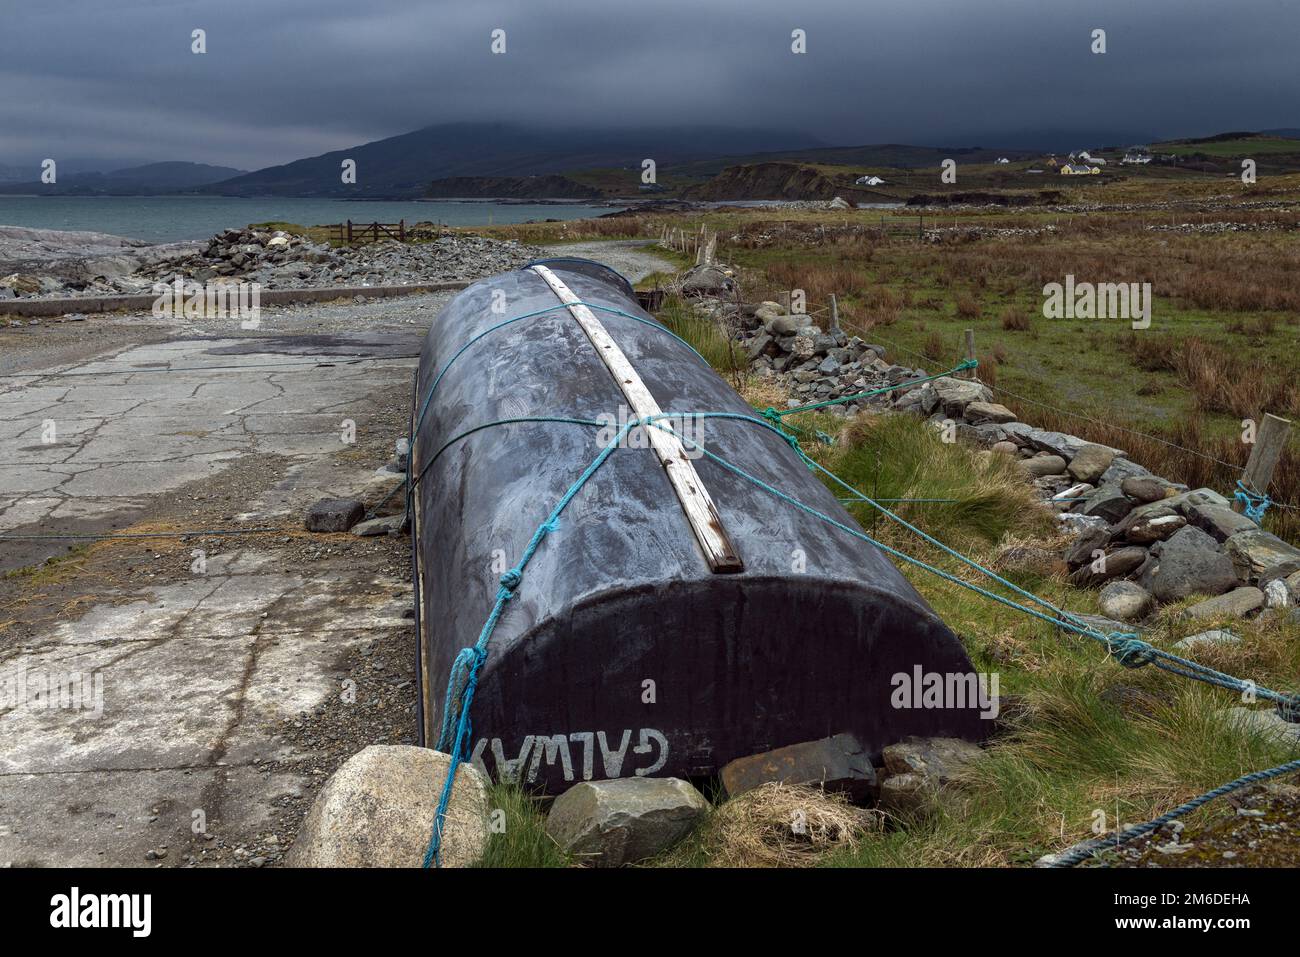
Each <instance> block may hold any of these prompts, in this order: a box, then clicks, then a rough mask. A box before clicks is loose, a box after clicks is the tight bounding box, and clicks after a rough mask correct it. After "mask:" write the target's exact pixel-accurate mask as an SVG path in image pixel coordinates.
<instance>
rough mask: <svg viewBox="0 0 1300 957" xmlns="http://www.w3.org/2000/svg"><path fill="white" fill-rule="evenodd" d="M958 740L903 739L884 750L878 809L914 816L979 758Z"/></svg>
mask: <svg viewBox="0 0 1300 957" xmlns="http://www.w3.org/2000/svg"><path fill="white" fill-rule="evenodd" d="M983 753H984V752H983V751H981V750H980V748H979V746H978V745H975V744H972V743H971V742H969V741H963V740H961V739H960V738H915V737H912V738H907V739H906V740H904V741H900V742H899V743H897V744H891V745H889V746H888V747H886V748H885V749H884V755H883V756H884V762H885V772H886V774H887V775H888V776H887V777H886V778H885V780H884V781H883V782H881V785H880V806H881V807H882V808H884V809H885V810H886V811H890V812H892V813H895V814H916V813H919V812H922V811H924V810H925V808H926V806H927V805H928V804H929V802H930V801H931V800H933V799H934V797H935V796H936V795H937V794H938V793H939V791H940V790H941V789H942V788H943V787H944V786H946V785H948V784H950V783H951V782H952V780H953V779H954V778H955V777H957V775H958V774H960V773H961V772H962V771H963V770H965V769H966V768H968V767H970V766H971V765H972V764H973V763H974V762H976V761H978V760H979V759H980V757H981V756H982V755H983Z"/></svg>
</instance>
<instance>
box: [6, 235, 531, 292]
mask: <svg viewBox="0 0 1300 957" xmlns="http://www.w3.org/2000/svg"><path fill="white" fill-rule="evenodd" d="M412 234H413V235H415V236H418V237H422V238H424V239H427V241H421V242H414V243H411V242H407V243H400V242H397V241H395V240H385V241H382V242H377V243H365V244H361V245H356V246H350V247H339V248H335V247H332V246H330V245H329V244H327V243H318V242H314V241H313V240H311V239H308V238H306V237H302V236H296V235H292V234H290V233H286V232H282V231H280V230H261V229H228V230H226V231H225V232H223V233H219V234H217V235H216V236H214V237H213V238H212V239H211V240H209V241H208V242H207V243H206V244H176V245H173V246H169V247H165V248H164V247H155V248H156V249H157V250H162V251H160V252H157V253H156V254H146V253H145V252H143V251H132V254H131V255H130V256H126V255H121V256H117V257H114V258H112V259H109V258H105V257H101V258H99V259H95V260H86V261H85V262H84V263H82V264H81V266H80V268H79V269H76V270H73V269H71V267H70V266H69V265H68V264H67V262H65V261H61V262H60V263H59V265H58V269H57V270H55V269H53V268H51V269H48V270H46V269H43V268H41V267H40V266H39V265H34V266H29V267H28V269H29V271H27V272H22V273H14V274H12V275H9V276H5V277H2V278H0V300H3V299H21V298H61V297H70V296H112V295H143V294H147V293H150V292H152V290H153V287H154V284H155V283H158V282H166V283H170V282H172V281H174V280H175V279H176V278H177V277H179V278H181V279H186V280H194V281H196V282H200V283H207V282H210V281H223V280H229V281H238V282H250V283H258V284H260V285H261V286H263V287H264V288H267V289H306V288H314V287H320V286H389V285H406V284H412V283H425V282H455V281H462V280H473V279H479V278H482V277H484V276H491V275H494V274H496V273H500V272H507V271H509V270H511V269H518V268H519V267H520V266H523V265H524V264H525V263H527V262H529V261H530V260H533V259H537V258H539V257H541V256H542V255H544V252H543V250H541V249H538V248H536V247H533V246H525V245H523V244H521V243H518V242H515V241H514V240H507V241H500V240H495V239H486V238H483V237H480V236H464V235H459V234H451V233H441V232H439V231H437V227H434V226H432V225H431V224H418V226H415V227H412Z"/></svg>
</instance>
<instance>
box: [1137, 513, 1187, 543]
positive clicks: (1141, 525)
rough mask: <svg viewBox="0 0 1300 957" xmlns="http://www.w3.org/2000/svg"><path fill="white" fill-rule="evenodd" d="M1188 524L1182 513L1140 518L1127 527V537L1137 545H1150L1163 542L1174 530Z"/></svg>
mask: <svg viewBox="0 0 1300 957" xmlns="http://www.w3.org/2000/svg"><path fill="white" fill-rule="evenodd" d="M1186 524H1187V519H1185V518H1183V517H1182V516H1181V515H1155V516H1152V517H1150V518H1143V519H1140V520H1138V521H1136V522H1134V523H1133V524H1131V525H1129V526H1128V528H1127V529H1125V532H1124V535H1125V537H1126V538H1127V539H1128V540H1129V541H1130V542H1133V543H1134V544H1137V545H1150V544H1152V543H1153V542H1163V541H1164V540H1165V539H1167V538H1168V537H1169V536H1170V535H1172V534H1174V532H1176V531H1178V530H1179V529H1180V528H1182V527H1183V526H1184V525H1186Z"/></svg>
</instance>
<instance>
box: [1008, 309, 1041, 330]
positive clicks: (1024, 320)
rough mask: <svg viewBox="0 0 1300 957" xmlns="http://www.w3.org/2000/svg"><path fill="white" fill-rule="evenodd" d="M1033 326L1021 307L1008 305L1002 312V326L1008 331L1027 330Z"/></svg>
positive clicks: (1027, 314)
mask: <svg viewBox="0 0 1300 957" xmlns="http://www.w3.org/2000/svg"><path fill="white" fill-rule="evenodd" d="M1032 327H1033V320H1031V319H1030V317H1029V313H1028V312H1026V311H1025V310H1023V309H1017V308H1015V307H1014V306H1010V307H1008V308H1007V309H1004V310H1003V312H1002V328H1003V329H1006V330H1007V331H1008V332H1027V331H1028V330H1029V329H1031V328H1032Z"/></svg>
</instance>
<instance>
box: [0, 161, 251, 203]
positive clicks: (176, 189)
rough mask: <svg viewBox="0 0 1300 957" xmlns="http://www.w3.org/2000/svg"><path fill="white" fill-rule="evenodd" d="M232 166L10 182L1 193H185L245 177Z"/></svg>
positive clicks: (177, 166)
mask: <svg viewBox="0 0 1300 957" xmlns="http://www.w3.org/2000/svg"><path fill="white" fill-rule="evenodd" d="M243 172H244V171H243V170H239V169H234V168H232V167H229V166H209V165H207V164H206V163H186V162H164V163H147V164H145V165H143V166H132V167H128V168H126V169H119V170H113V171H112V172H108V173H73V174H70V175H69V174H64V175H61V176H60V177H59V180H58V182H57V183H41V182H37V181H30V180H29V181H26V182H8V183H4V184H3V185H0V193H36V194H38V195H51V196H149V195H156V194H166V193H184V192H189V191H191V190H193V189H196V188H197V187H200V186H206V185H208V184H209V183H216V182H220V181H221V180H224V179H229V178H230V177H232V176H239V175H242V174H243Z"/></svg>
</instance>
